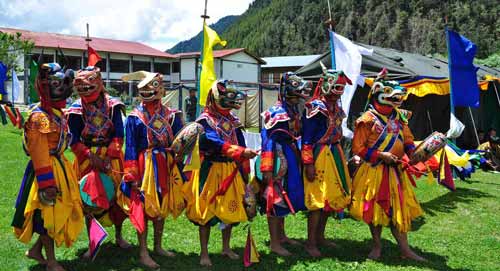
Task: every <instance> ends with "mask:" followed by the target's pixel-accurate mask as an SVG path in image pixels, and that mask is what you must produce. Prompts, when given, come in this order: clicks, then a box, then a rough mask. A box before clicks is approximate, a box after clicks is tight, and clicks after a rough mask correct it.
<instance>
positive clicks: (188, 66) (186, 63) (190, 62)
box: [180, 58, 196, 81]
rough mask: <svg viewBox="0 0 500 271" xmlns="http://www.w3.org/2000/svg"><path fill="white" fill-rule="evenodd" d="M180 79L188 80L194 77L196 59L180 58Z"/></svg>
mask: <svg viewBox="0 0 500 271" xmlns="http://www.w3.org/2000/svg"><path fill="white" fill-rule="evenodd" d="M180 61H181V73H180V79H181V81H190V80H195V79H196V59H195V58H182V59H181V60H180Z"/></svg>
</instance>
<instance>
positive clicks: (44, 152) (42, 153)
mask: <svg viewBox="0 0 500 271" xmlns="http://www.w3.org/2000/svg"><path fill="white" fill-rule="evenodd" d="M46 121H48V120H46ZM25 133H26V137H27V146H26V147H27V149H28V153H29V154H30V157H31V161H33V167H34V169H35V175H36V180H37V183H38V187H39V188H40V189H44V188H47V187H55V186H56V182H55V179H54V173H53V170H52V160H51V158H50V154H49V141H48V131H47V132H41V131H40V130H38V129H30V128H28V129H26V130H25Z"/></svg>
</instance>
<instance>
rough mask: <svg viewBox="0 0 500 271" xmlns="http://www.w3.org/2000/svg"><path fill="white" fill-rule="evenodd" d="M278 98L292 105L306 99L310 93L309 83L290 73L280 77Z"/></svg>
mask: <svg viewBox="0 0 500 271" xmlns="http://www.w3.org/2000/svg"><path fill="white" fill-rule="evenodd" d="M281 76H282V77H281V87H280V98H281V99H282V100H283V98H284V100H286V101H288V102H290V101H291V102H292V103H298V102H299V99H307V98H308V97H309V95H310V93H311V82H309V81H306V80H304V79H302V77H300V76H298V75H296V74H295V73H292V72H287V73H284V74H282V75H281Z"/></svg>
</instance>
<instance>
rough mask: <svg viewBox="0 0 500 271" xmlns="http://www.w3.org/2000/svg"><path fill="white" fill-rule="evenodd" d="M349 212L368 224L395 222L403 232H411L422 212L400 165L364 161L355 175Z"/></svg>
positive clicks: (376, 224)
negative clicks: (374, 163)
mask: <svg viewBox="0 0 500 271" xmlns="http://www.w3.org/2000/svg"><path fill="white" fill-rule="evenodd" d="M350 214H351V215H352V216H353V217H354V218H356V219H358V220H362V221H365V222H366V223H367V224H371V225H374V226H388V225H390V224H392V225H394V226H395V227H396V228H397V229H398V230H399V231H400V232H408V231H410V230H411V221H412V220H413V219H415V218H416V217H419V216H421V215H422V214H423V211H422V208H421V207H420V204H419V203H418V201H417V198H416V196H415V192H414V191H413V186H412V183H411V181H410V179H409V177H408V175H407V173H406V172H405V171H404V170H403V169H402V167H401V166H397V167H396V166H387V165H384V164H379V165H376V166H371V165H370V164H369V163H363V164H362V165H361V166H360V167H359V169H358V170H357V172H356V175H354V183H353V197H352V206H351V208H350Z"/></svg>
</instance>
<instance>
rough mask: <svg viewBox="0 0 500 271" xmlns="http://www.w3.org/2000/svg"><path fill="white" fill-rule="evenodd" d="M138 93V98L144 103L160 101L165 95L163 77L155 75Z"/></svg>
mask: <svg viewBox="0 0 500 271" xmlns="http://www.w3.org/2000/svg"><path fill="white" fill-rule="evenodd" d="M138 92H139V97H140V98H141V99H142V100H143V101H145V102H149V101H154V100H159V99H161V98H162V97H163V96H164V95H165V88H164V87H163V76H162V75H161V74H157V75H156V76H155V77H154V78H153V79H152V80H151V81H149V82H148V83H147V84H146V85H145V86H144V87H142V88H140V89H139V91H138Z"/></svg>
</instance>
